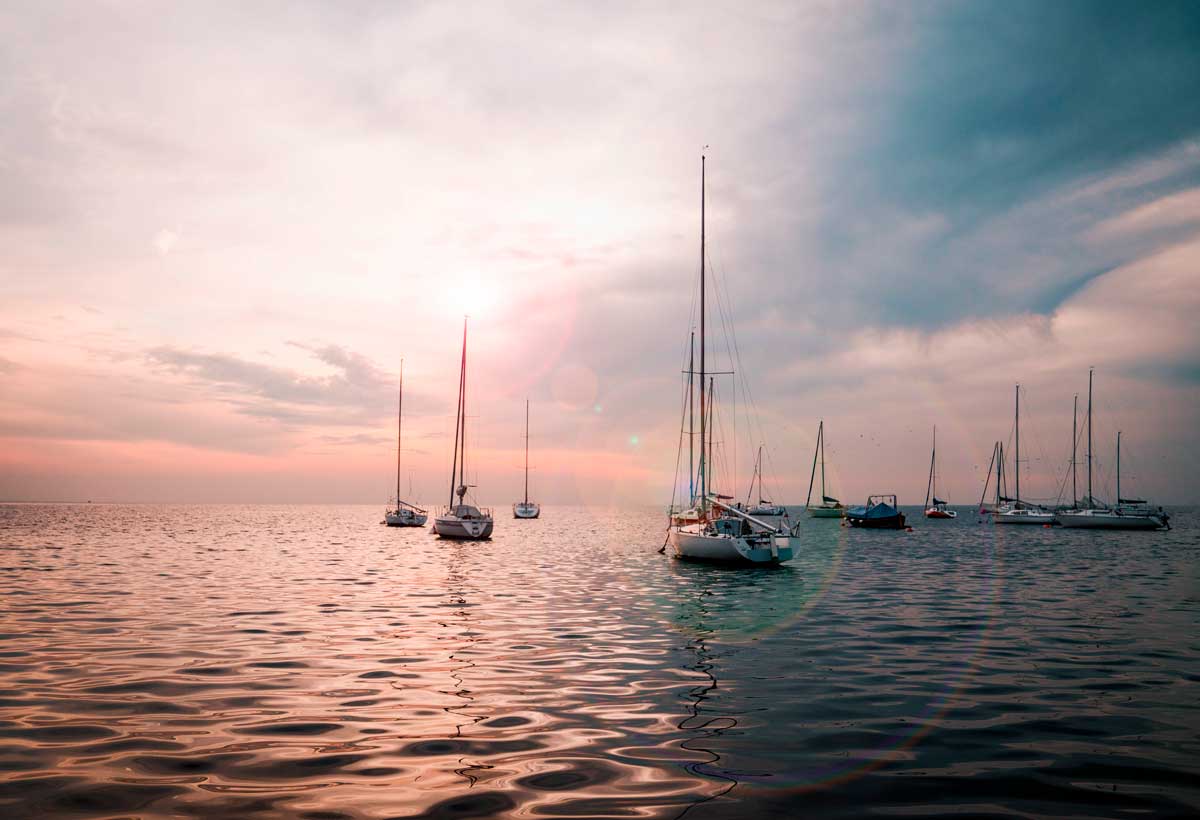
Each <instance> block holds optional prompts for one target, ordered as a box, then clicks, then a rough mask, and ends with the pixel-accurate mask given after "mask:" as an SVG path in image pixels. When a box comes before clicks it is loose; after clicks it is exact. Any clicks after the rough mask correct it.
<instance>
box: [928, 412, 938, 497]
mask: <svg viewBox="0 0 1200 820" xmlns="http://www.w3.org/2000/svg"><path fill="white" fill-rule="evenodd" d="M936 458H937V427H936V426H935V427H934V428H933V450H932V452H931V453H930V454H929V481H927V482H926V483H925V507H926V508H927V509H928V507H929V497H930V495H932V496H933V498H934V499H935V501H936V499H937V485H936V484H934V480H933V462H934V459H936Z"/></svg>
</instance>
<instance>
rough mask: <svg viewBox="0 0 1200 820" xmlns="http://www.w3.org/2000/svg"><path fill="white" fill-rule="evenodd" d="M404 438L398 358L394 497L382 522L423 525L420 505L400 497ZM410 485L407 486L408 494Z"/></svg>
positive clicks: (401, 371) (425, 515)
mask: <svg viewBox="0 0 1200 820" xmlns="http://www.w3.org/2000/svg"><path fill="white" fill-rule="evenodd" d="M403 440H404V360H403V359H401V360H400V394H399V399H398V401H397V407H396V497H395V499H394V501H395V503H394V504H392V505H391V506H390V507H389V508H388V509H387V510H386V511H385V512H384V514H383V523H385V524H387V525H388V526H389V527H423V526H425V522H426V521H428V520H429V514H428V513H427V512H426V511H425V510H423V509H421V508H420V507H418V506H416V505H414V504H411V503H409V502H408V501H404V500H403V499H401V498H400V454H401V453H402V452H403V446H402V443H403ZM411 495H412V487H411V486H410V487H409V496H411Z"/></svg>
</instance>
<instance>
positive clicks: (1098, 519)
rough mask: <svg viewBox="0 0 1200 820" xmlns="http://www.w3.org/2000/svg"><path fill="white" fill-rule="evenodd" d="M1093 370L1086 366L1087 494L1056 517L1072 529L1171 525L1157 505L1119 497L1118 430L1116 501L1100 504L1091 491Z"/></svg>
mask: <svg viewBox="0 0 1200 820" xmlns="http://www.w3.org/2000/svg"><path fill="white" fill-rule="evenodd" d="M1092 374H1093V371H1092V370H1088V419H1087V421H1088V448H1087V478H1088V491H1087V498H1085V499H1083V500H1084V502H1085V505H1083V506H1081V505H1078V504H1077V505H1076V509H1073V510H1062V511H1060V512H1059V513H1058V514H1057V516H1056V518H1057V521H1058V523H1059V524H1061V525H1062V526H1064V527H1071V528H1075V529H1106V530H1157V529H1163V528H1166V529H1170V526H1171V523H1170V521H1171V517H1170V516H1169V515H1167V514H1166V513H1165V512H1163V510H1162V508H1161V507H1159V508H1158V509H1157V510H1155V509H1153V508H1152V507H1150V505H1149V504H1147V503H1146V501H1145V500H1144V499H1141V498H1122V497H1121V432H1120V431H1119V430H1118V431H1117V504H1116V506H1114V507H1109V506H1106V505H1104V504H1101V503H1100V502H1099V501H1097V500H1096V497H1095V496H1094V495H1093V494H1092Z"/></svg>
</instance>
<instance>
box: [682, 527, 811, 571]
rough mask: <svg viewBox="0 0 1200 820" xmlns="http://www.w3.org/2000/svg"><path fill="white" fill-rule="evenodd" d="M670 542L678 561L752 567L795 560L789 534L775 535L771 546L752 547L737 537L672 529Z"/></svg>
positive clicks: (761, 544)
mask: <svg viewBox="0 0 1200 820" xmlns="http://www.w3.org/2000/svg"><path fill="white" fill-rule="evenodd" d="M669 539H670V543H671V547H672V550H673V554H674V556H675V557H676V558H688V559H692V560H695V561H726V562H736V563H751V564H779V563H782V562H784V561H790V560H792V555H793V544H792V542H793V541H794V540H795V539H793V538H791V537H790V536H788V535H772V536H771V538H770V541H769V543H766V544H763V543H761V542H758V543H755V544H752V543H750V542H749V541H748V540H747V539H745V538H739V537H736V536H731V535H709V534H703V533H701V532H699V528H698V527H691V528H688V529H672V530H671V532H670V536H669Z"/></svg>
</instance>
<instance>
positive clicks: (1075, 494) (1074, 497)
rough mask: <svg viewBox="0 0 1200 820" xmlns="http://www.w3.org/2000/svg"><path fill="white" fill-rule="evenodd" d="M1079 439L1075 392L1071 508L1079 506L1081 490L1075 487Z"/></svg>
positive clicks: (1077, 395) (1077, 406)
mask: <svg viewBox="0 0 1200 820" xmlns="http://www.w3.org/2000/svg"><path fill="white" fill-rule="evenodd" d="M1078 439H1079V394H1078V393H1076V394H1075V403H1074V404H1073V405H1072V406H1071V509H1075V508H1077V507H1078V506H1079V490H1078V489H1076V487H1075V461H1076V458H1075V449H1076V441H1077V440H1078Z"/></svg>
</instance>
